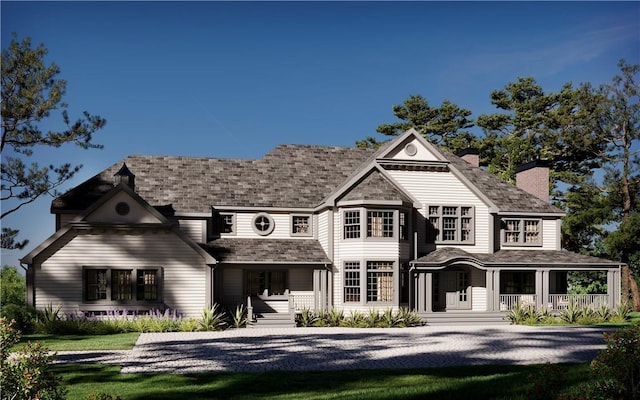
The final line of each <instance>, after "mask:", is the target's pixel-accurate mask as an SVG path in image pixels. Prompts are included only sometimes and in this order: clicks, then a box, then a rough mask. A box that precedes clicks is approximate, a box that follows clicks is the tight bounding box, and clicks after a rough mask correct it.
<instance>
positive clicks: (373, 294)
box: [367, 261, 393, 302]
mask: <svg viewBox="0 0 640 400" xmlns="http://www.w3.org/2000/svg"><path fill="white" fill-rule="evenodd" d="M367 301H368V302H391V301H393V262H392V261H367Z"/></svg>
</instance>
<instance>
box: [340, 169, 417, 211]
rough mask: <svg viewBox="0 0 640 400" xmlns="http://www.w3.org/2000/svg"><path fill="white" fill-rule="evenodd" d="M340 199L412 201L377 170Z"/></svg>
mask: <svg viewBox="0 0 640 400" xmlns="http://www.w3.org/2000/svg"><path fill="white" fill-rule="evenodd" d="M340 200H344V201H349V200H401V201H404V202H407V203H412V202H413V201H412V200H411V199H410V198H409V197H407V195H405V194H404V193H402V192H401V191H400V190H398V189H396V188H395V187H394V186H393V185H392V184H391V183H390V182H389V181H388V180H387V179H385V178H384V177H383V176H382V174H381V173H380V172H379V171H377V170H376V171H374V172H372V173H371V174H369V175H368V176H367V177H366V178H364V179H363V180H362V182H360V183H359V184H358V185H356V186H355V187H354V188H353V189H351V190H350V191H349V192H348V193H347V194H345V195H344V197H342V198H341V199H340Z"/></svg>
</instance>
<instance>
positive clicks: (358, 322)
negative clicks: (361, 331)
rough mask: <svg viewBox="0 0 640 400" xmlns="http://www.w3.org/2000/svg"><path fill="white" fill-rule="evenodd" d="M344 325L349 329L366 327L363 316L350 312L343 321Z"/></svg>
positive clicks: (356, 312) (357, 312)
mask: <svg viewBox="0 0 640 400" xmlns="http://www.w3.org/2000/svg"><path fill="white" fill-rule="evenodd" d="M344 325H345V326H348V327H350V328H364V327H365V326H366V322H365V315H364V314H363V313H361V312H360V311H352V312H351V313H350V314H349V317H348V318H346V319H345V320H344Z"/></svg>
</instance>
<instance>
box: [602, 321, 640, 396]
mask: <svg viewBox="0 0 640 400" xmlns="http://www.w3.org/2000/svg"><path fill="white" fill-rule="evenodd" d="M604 338H605V341H606V344H607V347H606V349H604V350H602V351H601V352H600V353H599V354H598V356H597V357H596V358H595V359H594V360H593V361H592V362H591V375H592V377H593V378H595V379H596V380H597V382H596V385H594V386H593V391H594V393H592V397H594V398H607V399H639V398H640V325H635V326H631V327H627V328H623V329H620V330H618V331H616V332H615V333H612V334H608V333H605V335H604Z"/></svg>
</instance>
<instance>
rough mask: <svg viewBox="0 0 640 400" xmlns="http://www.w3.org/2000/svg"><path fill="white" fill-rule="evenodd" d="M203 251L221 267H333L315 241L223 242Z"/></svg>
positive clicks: (205, 246) (214, 243) (233, 239)
mask: <svg viewBox="0 0 640 400" xmlns="http://www.w3.org/2000/svg"><path fill="white" fill-rule="evenodd" d="M203 247H204V249H205V250H206V251H207V252H208V253H209V254H211V255H212V256H213V257H215V259H216V260H218V261H220V262H222V263H224V262H228V263H242V262H250V263H255V262H261V263H273V264H278V263H306V264H309V263H314V264H331V261H330V260H329V259H328V258H327V255H326V254H325V252H324V250H323V249H322V246H321V245H320V242H318V241H317V240H313V239H240V238H220V239H217V240H214V241H211V242H209V243H207V244H206V245H204V246H203Z"/></svg>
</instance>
